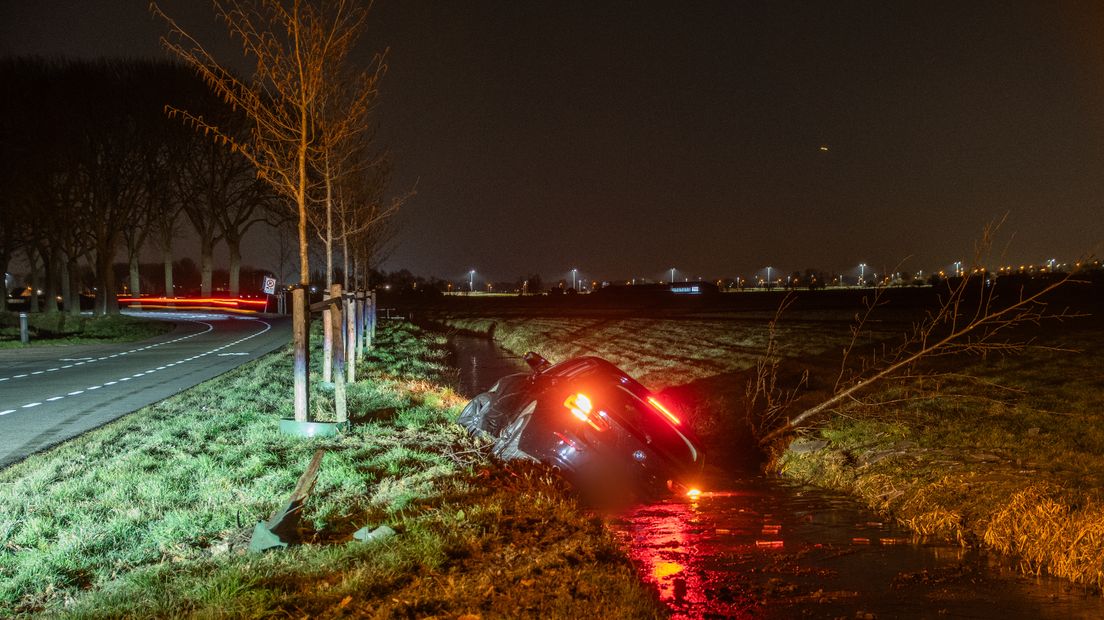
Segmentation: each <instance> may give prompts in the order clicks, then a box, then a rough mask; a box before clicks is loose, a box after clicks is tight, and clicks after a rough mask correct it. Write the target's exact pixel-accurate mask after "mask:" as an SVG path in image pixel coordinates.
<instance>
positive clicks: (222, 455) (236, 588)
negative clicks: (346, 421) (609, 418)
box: [0, 323, 664, 618]
mask: <svg viewBox="0 0 1104 620" xmlns="http://www.w3.org/2000/svg"><path fill="white" fill-rule="evenodd" d="M318 340H319V339H314V341H315V343H317V342H318ZM315 354H316V355H317V354H318V352H317V351H315ZM444 357H445V352H444V349H443V347H442V346H441V342H439V341H434V340H433V338H432V337H429V336H426V335H424V334H422V333H420V332H418V331H416V330H415V329H413V328H411V327H409V326H405V325H401V324H391V323H388V324H387V325H385V326H384V329H382V330H381V332H380V338H379V340H378V341H377V345H376V348H375V350H374V352H373V353H372V354H371V355H369V356H368V359H367V360H366V363H365V364H364V365H363V366H362V370H363V371H364V372H363V374H362V380H360V381H358V382H357V383H355V384H353V385H351V386H349V397H350V410H351V411H352V412H354V414H355V419H356V421H357V424H356V425H355V426H354V427H353V430H352V432H351V433H349V434H347V435H344V436H341V437H338V438H334V439H327V440H320V439H316V440H311V441H307V440H301V439H294V438H290V437H285V436H282V435H280V434H279V433H278V432H277V431H276V420H277V419H278V418H279V417H282V416H287V417H290V415H291V405H290V402H289V401H290V399H289V395H290V393H291V385H290V378H291V360H290V355H289V353H288V351H282V352H278V353H274V354H271V355H268V356H266V357H264V358H262V359H260V360H257V361H255V362H252V363H250V364H246V365H244V366H242V367H240V368H239V369H237V370H235V371H232V372H230V373H228V374H226V375H223V376H222V377H219V378H217V379H215V380H212V381H209V382H207V383H204V384H202V385H200V386H197V387H196V388H193V389H191V390H188V391H187V392H184V393H181V394H179V395H177V396H174V397H172V398H169V399H167V400H165V401H162V402H160V403H158V404H156V405H152V406H150V407H147V408H145V409H143V410H141V411H139V412H136V413H134V414H132V415H129V416H127V417H125V418H123V419H121V420H119V421H117V422H115V423H112V424H110V425H107V426H105V427H103V428H101V429H99V430H96V431H93V432H91V433H88V434H86V435H83V436H81V437H79V438H77V439H74V440H72V441H70V442H67V443H65V444H63V445H61V446H58V447H57V448H54V449H52V450H50V451H48V452H45V453H41V454H38V455H34V456H32V457H30V458H28V459H27V460H26V461H23V462H21V463H19V464H17V465H14V466H12V467H10V468H8V469H6V470H4V471H2V472H0V616H11V615H32V614H36V613H47V614H49V615H57V616H72V617H82V618H84V617H111V618H119V617H149V616H203V617H209V616H233V617H271V616H276V615H280V616H294V617H307V616H316V617H317V616H323V617H341V616H343V615H349V616H356V617H368V618H393V617H426V616H444V617H462V616H464V615H469V617H471V616H490V617H519V616H528V617H574V616H582V615H583V614H587V613H591V612H592V611H593V610H594V609H596V608H600V609H603V610H604V611H605V613H608V614H609V615H610V617H654V616H658V615H663V613H664V612H663V610H662V608H661V607H660V605H659V603H658V602H657V599H656V597H655V596H653V595H652V594H651V593H650V592H648V591H647V590H646V589H645V588H644V586H643V585H642V584H641V583H640V582H639V580H638V579H637V577H636V576H635V574H634V572H633V569H632V567H631V566H630V564H629V563H628V561H627V560H626V559H625V557H624V556H623V555H622V553H621V552H620V550H619V548H618V547H617V544H616V542H615V541H614V540H613V539H612V537H611V536H610V535H609V534H608V532H607V531H606V529H605V528H604V526H603V525H602V523H601V521H599V520H596V519H593V518H591V517H588V516H587V515H586V514H585V513H584V512H583V511H581V510H580V509H579V507H578V506H577V505H576V504H575V502H574V500H573V499H572V497H571V495H570V493H569V490H568V489H567V488H566V487H565V486H564V485H563V484H562V483H561V482H560V481H559V480H558V479H557V478H556V477H554V476H552V475H549V473H548V472H547V471H545V470H544V469H541V468H535V467H531V466H529V467H527V466H520V465H518V466H515V465H510V466H503V465H501V464H498V463H495V462H492V461H491V460H489V459H488V458H487V456H486V454H487V449H486V447H485V446H483V445H482V444H479V443H475V442H473V441H472V440H471V439H469V438H468V437H467V435H466V433H464V432H463V431H462V430H461V429H460V428H459V427H458V426H457V425H455V424H454V423H453V420H454V418H455V416H456V414H457V413H458V411H459V407H460V406H461V404H462V402H463V401H462V399H460V398H459V397H457V396H456V395H455V394H454V393H453V392H452V391H451V390H450V389H448V388H445V387H443V386H442V385H440V383H439V382H438V379H439V378H440V376H441V374H442V372H443V371H444V370H445V369H444V366H443V359H444ZM314 379H317V378H316V377H315V378H314ZM315 383H317V382H315ZM316 396H317V398H314V399H313V400H314V403H315V405H314V406H315V407H317V408H318V411H317V412H316V413H318V414H319V417H321V418H325V417H327V416H332V411H327V410H326V407H327V406H328V405H327V400H326V398H325V397H324V395H323V392H321V391H319V393H318V394H317V395H316ZM319 447H324V448H326V449H327V450H328V453H327V455H326V457H325V460H324V461H323V465H322V469H321V473H320V475H319V478H318V483H317V486H316V487H315V492H314V495H313V496H312V498H311V499H310V501H308V502H307V504H306V506H305V509H304V520H303V523H304V528H305V529H304V531H303V532H302V535H303V537H304V540H305V542H306V544H303V545H299V546H294V547H292V548H290V549H289V550H287V551H285V552H275V553H266V554H262V555H253V554H248V553H246V552H245V550H244V548H245V546H246V545H247V544H248V538H249V532H250V531H251V530H252V527H253V525H254V524H255V523H256V522H257V521H259V520H263V519H265V518H267V516H268V514H269V513H271V512H272V510H273V509H274V508H276V507H277V505H278V504H279V503H280V502H283V501H285V500H286V498H287V496H288V494H289V493H290V490H291V488H292V486H293V485H294V484H295V480H296V478H297V477H298V476H299V474H300V473H301V472H302V470H303V468H304V467H305V466H306V463H307V462H308V461H309V459H310V456H311V454H312V453H313V451H314V450H315V449H317V448H319ZM379 524H387V525H389V526H391V527H392V528H394V529H395V530H396V531H397V532H398V535H397V536H395V537H393V538H390V539H387V540H384V541H380V542H375V543H357V542H350V541H351V534H352V533H353V532H354V531H355V530H357V529H359V528H361V527H363V526H370V525H371V526H374V525H379Z"/></svg>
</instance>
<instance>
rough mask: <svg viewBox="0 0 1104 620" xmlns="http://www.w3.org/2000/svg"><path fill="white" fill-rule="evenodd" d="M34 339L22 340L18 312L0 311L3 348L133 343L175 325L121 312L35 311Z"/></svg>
mask: <svg viewBox="0 0 1104 620" xmlns="http://www.w3.org/2000/svg"><path fill="white" fill-rule="evenodd" d="M27 320H28V328H29V329H28V331H29V333H30V337H31V342H30V344H29V345H23V344H21V343H20V341H19V313H18V312H0V348H13V347H22V346H50V345H66V344H99V343H110V342H131V341H135V340H145V339H146V338H153V337H154V336H160V335H161V334H164V333H166V332H169V331H172V329H173V327H174V326H173V324H172V323H169V322H167V321H153V320H150V319H143V318H141V317H133V316H127V315H122V314H116V315H109V316H90V315H81V316H69V315H68V314H65V313H63V312H58V313H54V314H42V313H32V314H29V315H27Z"/></svg>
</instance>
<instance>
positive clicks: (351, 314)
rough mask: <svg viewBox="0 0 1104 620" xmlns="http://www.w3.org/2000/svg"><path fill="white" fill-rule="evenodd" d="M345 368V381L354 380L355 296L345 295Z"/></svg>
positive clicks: (350, 381) (355, 345)
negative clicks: (346, 374)
mask: <svg viewBox="0 0 1104 620" xmlns="http://www.w3.org/2000/svg"><path fill="white" fill-rule="evenodd" d="M344 307H345V370H346V372H347V373H348V376H347V377H346V378H345V379H346V381H348V382H349V383H352V382H354V381H356V349H357V342H356V297H355V296H353V295H345V303H344Z"/></svg>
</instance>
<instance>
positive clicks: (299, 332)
mask: <svg viewBox="0 0 1104 620" xmlns="http://www.w3.org/2000/svg"><path fill="white" fill-rule="evenodd" d="M299 122H300V129H301V136H302V138H301V139H300V141H299V183H298V186H297V187H296V196H295V199H296V207H297V208H298V209H299V287H297V288H296V289H295V290H294V291H293V292H292V318H291V321H292V341H293V344H292V346H293V348H294V351H295V356H294V357H295V359H294V362H293V364H294V382H295V386H294V396H295V419H296V420H298V421H300V422H306V421H307V417H308V415H307V414H308V410H307V407H308V405H309V402H308V400H307V398H308V391H307V388H308V387H309V386H308V384H307V380H308V372H307V370H308V365H309V359H308V357H307V356H308V350H307V336H308V335H309V331H308V330H307V322H308V321H309V320H310V312H309V310H308V309H307V287H309V286H310V258H309V257H308V255H307V254H308V250H309V246H308V245H307V129H308V124H307V109H306V108H303V109H302V111H301V113H300V118H299Z"/></svg>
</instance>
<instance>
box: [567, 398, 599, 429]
mask: <svg viewBox="0 0 1104 620" xmlns="http://www.w3.org/2000/svg"><path fill="white" fill-rule="evenodd" d="M564 407H567V410H568V411H570V412H571V414H572V415H574V416H575V417H576V418H579V419H580V420H582V421H583V422H586V423H587V424H589V425H590V426H591V428H593V429H594V430H596V431H604V430H606V429H608V428H609V422H606V421H605V420H604V419H603V418H602V416H601V413H602V412H600V411H595V410H594V404H593V403H591V402H590V397H588V396H587V395H586V394H583V393H581V392H580V393H578V394H572V395H571V396H568V397H567V400H565V401H564Z"/></svg>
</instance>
